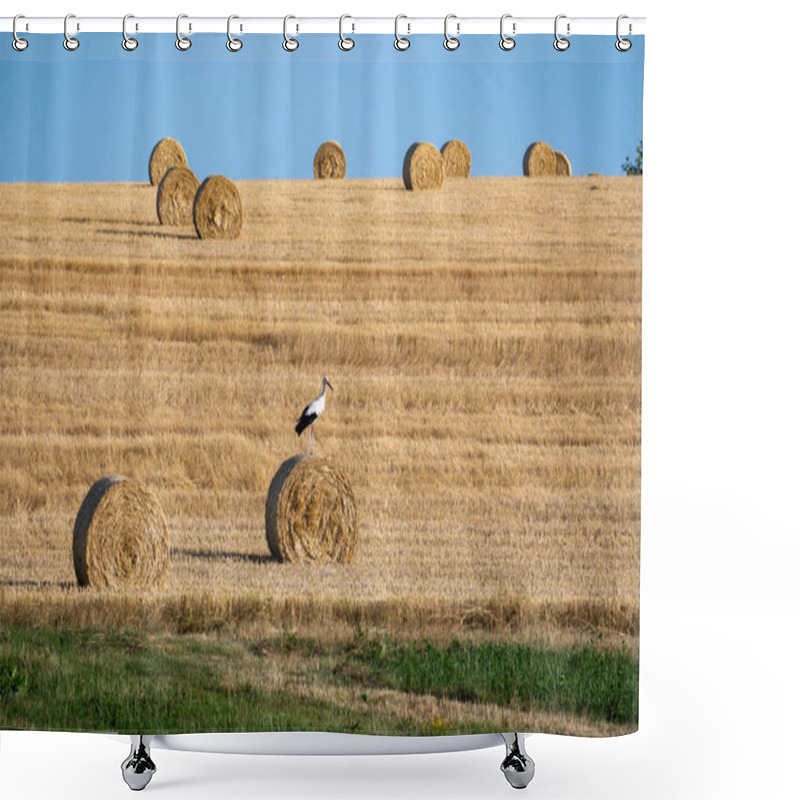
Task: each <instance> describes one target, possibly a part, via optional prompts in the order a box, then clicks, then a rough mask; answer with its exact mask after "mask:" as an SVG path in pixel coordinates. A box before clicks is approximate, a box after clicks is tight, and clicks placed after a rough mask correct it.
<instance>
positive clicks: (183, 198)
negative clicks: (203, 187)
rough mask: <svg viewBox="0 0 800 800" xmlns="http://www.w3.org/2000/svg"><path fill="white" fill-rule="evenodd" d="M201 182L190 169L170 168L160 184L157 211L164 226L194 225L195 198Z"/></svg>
mask: <svg viewBox="0 0 800 800" xmlns="http://www.w3.org/2000/svg"><path fill="white" fill-rule="evenodd" d="M199 185H200V181H199V180H197V176H196V175H195V174H194V172H192V171H191V170H190V169H189V167H170V168H169V169H168V170H167V172H166V174H165V175H164V177H163V178H162V179H161V183H159V184H158V197H157V198H156V211H157V212H158V221H159V222H160V223H161V224H162V225H174V226H176V227H183V226H186V225H191V224H192V210H193V208H194V196H195V195H196V194H197V187H198V186H199Z"/></svg>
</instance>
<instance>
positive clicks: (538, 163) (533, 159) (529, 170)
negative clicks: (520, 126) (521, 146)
mask: <svg viewBox="0 0 800 800" xmlns="http://www.w3.org/2000/svg"><path fill="white" fill-rule="evenodd" d="M522 171H523V173H524V174H525V175H528V176H530V177H536V178H538V177H544V176H550V175H555V174H556V154H555V152H554V151H553V148H552V147H550V145H549V144H547V142H534V143H533V144H532V145H530V147H528V149H527V150H526V151H525V157H524V158H523V159H522Z"/></svg>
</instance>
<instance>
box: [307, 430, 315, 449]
mask: <svg viewBox="0 0 800 800" xmlns="http://www.w3.org/2000/svg"><path fill="white" fill-rule="evenodd" d="M308 438H309V439H310V441H311V452H310V453H309V455H312V456H313V455H314V426H313V425H311V426H310V427H309V429H308Z"/></svg>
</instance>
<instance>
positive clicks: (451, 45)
mask: <svg viewBox="0 0 800 800" xmlns="http://www.w3.org/2000/svg"><path fill="white" fill-rule="evenodd" d="M451 19H457V17H456V15H455V14H448V15H447V16H446V17H445V18H444V49H445V50H450V51H451V52H452V51H453V50H458V48H459V45H460V44H461V42H459V41H458V38H457V37H458V31H459V28H460V27H461V23H456V36H451V35H450V34H449V33H448V32H447V23H448V22H450V20H451Z"/></svg>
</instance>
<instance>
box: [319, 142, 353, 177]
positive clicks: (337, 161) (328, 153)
mask: <svg viewBox="0 0 800 800" xmlns="http://www.w3.org/2000/svg"><path fill="white" fill-rule="evenodd" d="M346 172H347V159H346V158H345V157H344V150H342V146H341V145H340V144H339V142H333V141H331V142H323V143H322V144H321V145H320V146H319V149H318V150H317V154H316V155H315V156H314V177H315V178H319V179H321V180H325V179H328V178H344V176H345V173H346Z"/></svg>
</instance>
